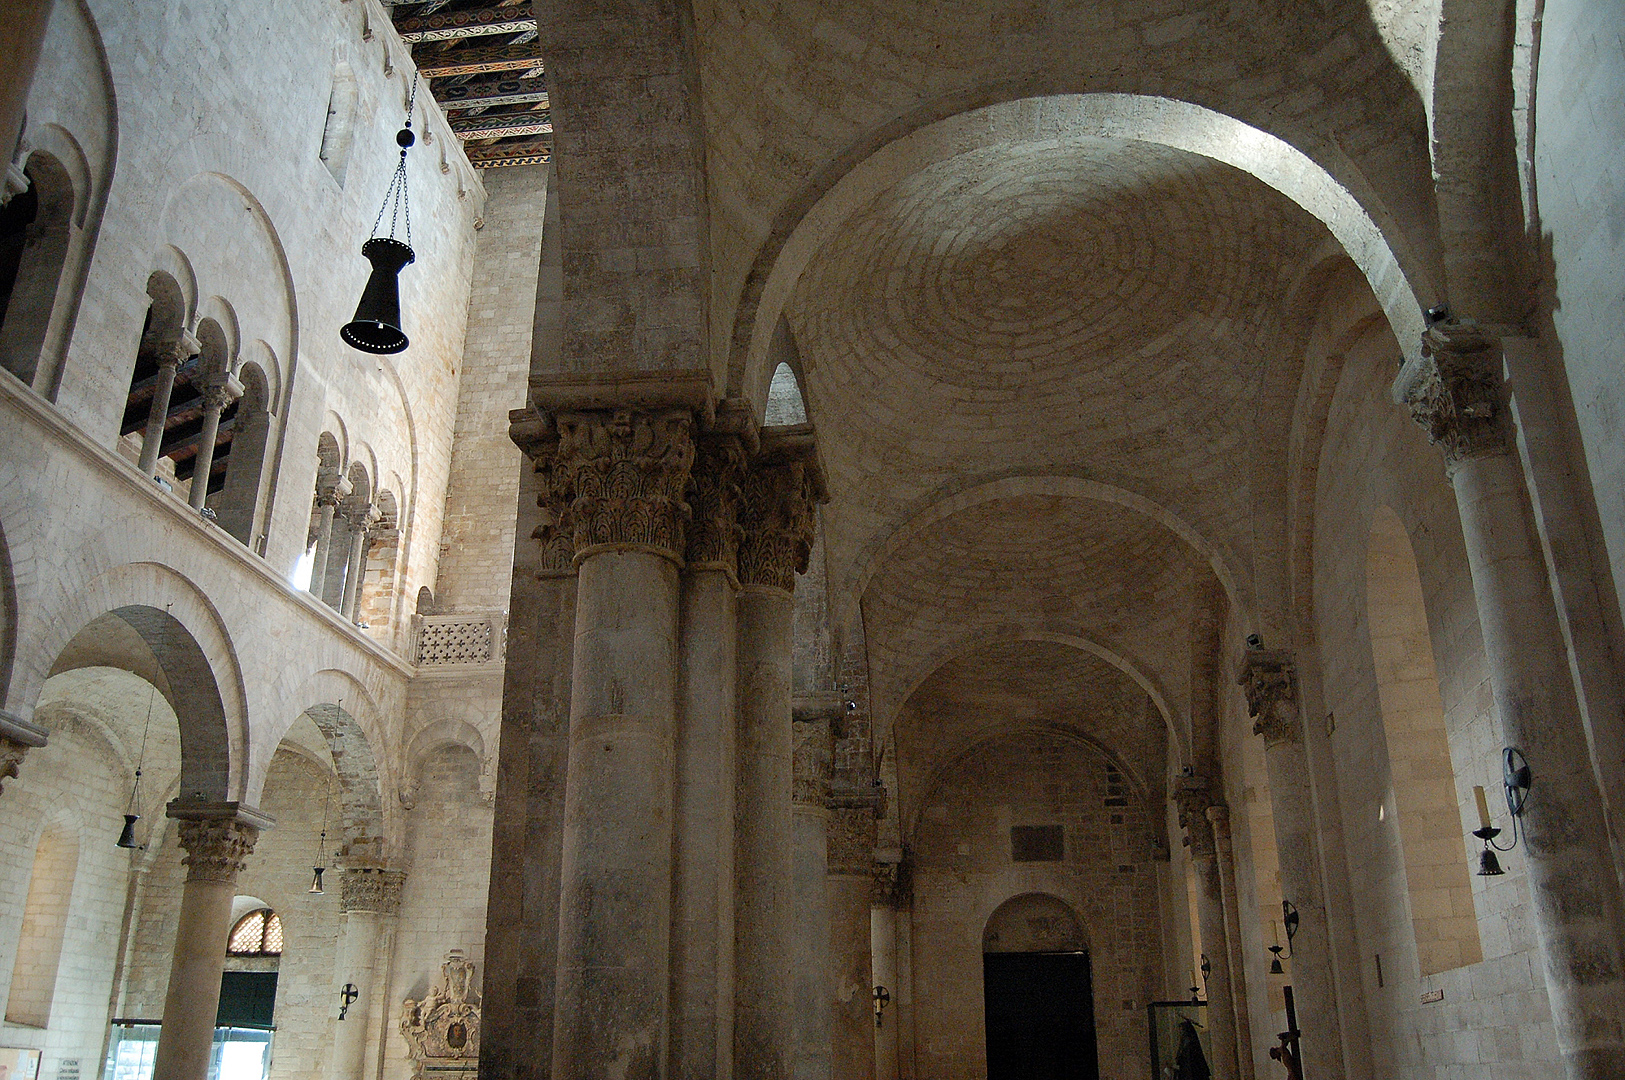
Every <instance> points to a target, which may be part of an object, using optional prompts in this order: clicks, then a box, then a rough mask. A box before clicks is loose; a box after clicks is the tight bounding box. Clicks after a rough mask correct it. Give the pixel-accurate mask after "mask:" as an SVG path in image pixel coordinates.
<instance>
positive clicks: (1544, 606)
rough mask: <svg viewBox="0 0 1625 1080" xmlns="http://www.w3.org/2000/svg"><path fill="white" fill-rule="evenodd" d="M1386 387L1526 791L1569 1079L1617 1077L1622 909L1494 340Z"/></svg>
mask: <svg viewBox="0 0 1625 1080" xmlns="http://www.w3.org/2000/svg"><path fill="white" fill-rule="evenodd" d="M1422 353H1423V355H1422V357H1421V358H1420V360H1415V361H1412V362H1410V363H1409V364H1407V365H1406V367H1405V369H1404V370H1403V371H1402V372H1401V374H1400V379H1399V383H1398V384H1397V385H1396V389H1397V390H1398V391H1399V394H1400V396H1401V397H1402V398H1403V400H1404V401H1405V402H1406V404H1407V405H1408V406H1409V407H1410V410H1411V415H1412V417H1413V418H1414V419H1416V420H1417V421H1418V422H1419V423H1421V424H1422V425H1423V427H1424V428H1426V429H1427V431H1428V435H1429V437H1430V438H1431V439H1432V441H1433V442H1435V443H1437V444H1440V445H1441V446H1442V447H1443V449H1444V452H1445V463H1446V470H1447V472H1448V473H1449V474H1450V481H1451V485H1452V487H1453V488H1454V489H1455V494H1456V512H1457V513H1458V514H1459V515H1460V517H1461V530H1462V539H1463V540H1464V541H1465V543H1466V548H1467V564H1468V567H1469V569H1470V570H1471V572H1472V577H1473V597H1474V599H1475V600H1476V601H1477V607H1478V619H1479V628H1480V630H1481V631H1482V633H1483V636H1484V653H1485V657H1486V659H1487V660H1488V662H1489V665H1488V666H1489V675H1490V687H1491V690H1492V691H1493V693H1494V696H1495V708H1496V714H1497V716H1498V718H1499V720H1500V725H1501V733H1502V738H1503V739H1504V741H1505V744H1506V745H1507V746H1509V747H1514V748H1516V749H1518V750H1520V751H1522V752H1523V754H1524V755H1525V756H1526V757H1527V759H1528V761H1529V764H1530V767H1531V769H1532V771H1533V774H1534V785H1533V788H1532V789H1531V791H1530V795H1529V798H1528V802H1527V806H1526V808H1525V810H1524V813H1523V816H1522V820H1521V822H1520V825H1521V826H1522V832H1523V834H1524V837H1525V843H1524V847H1523V849H1522V850H1523V853H1524V858H1525V859H1526V861H1527V864H1528V867H1529V885H1530V890H1529V892H1530V907H1531V910H1532V911H1533V914H1534V923H1535V934H1536V938H1537V940H1538V941H1539V942H1540V949H1541V953H1542V954H1543V957H1544V959H1545V968H1546V971H1545V986H1546V993H1547V997H1548V1000H1549V1001H1550V1003H1551V1010H1552V1022H1553V1025H1554V1026H1555V1028H1556V1033H1557V1046H1558V1051H1559V1053H1560V1054H1561V1055H1562V1057H1563V1064H1564V1069H1565V1072H1566V1075H1567V1076H1568V1077H1570V1080H1602V1078H1603V1077H1619V1076H1625V957H1622V955H1621V950H1622V940H1625V909H1622V902H1621V897H1620V893H1619V888H1618V882H1617V878H1616V876H1615V875H1614V874H1611V873H1604V872H1599V869H1598V868H1599V867H1600V866H1604V865H1606V864H1607V863H1608V861H1609V860H1610V857H1611V852H1612V848H1611V846H1610V843H1609V839H1608V833H1607V827H1606V822H1605V821H1604V816H1603V800H1602V795H1601V791H1600V786H1599V784H1598V782H1597V776H1596V772H1595V769H1594V767H1593V765H1592V747H1591V743H1590V740H1589V738H1588V737H1587V733H1586V730H1585V722H1584V719H1583V717H1582V716H1581V713H1580V705H1579V698H1578V696H1577V694H1576V691H1575V686H1574V678H1573V675H1572V673H1571V671H1570V667H1569V657H1568V652H1567V648H1566V646H1565V643H1564V637H1563V633H1562V625H1561V621H1560V620H1559V618H1558V613H1557V608H1556V601H1555V599H1554V597H1553V594H1552V588H1551V583H1550V580H1549V579H1548V577H1547V572H1546V561H1545V557H1544V555H1543V554H1542V550H1541V544H1540V538H1539V534H1538V532H1537V530H1536V527H1535V518H1534V508H1533V506H1532V504H1531V501H1530V496H1529V490H1528V488H1527V486H1526V485H1525V483H1524V476H1523V468H1522V465H1521V462H1520V461H1519V458H1518V455H1517V454H1516V453H1515V446H1514V442H1513V438H1512V430H1511V419H1510V414H1509V410H1508V409H1507V404H1506V394H1507V388H1506V386H1505V385H1504V382H1503V366H1504V362H1503V358H1502V351H1501V343H1500V341H1499V339H1498V338H1497V337H1496V336H1495V334H1494V333H1492V332H1490V331H1488V330H1486V329H1485V328H1482V327H1479V326H1477V325H1476V324H1474V323H1472V322H1471V321H1470V320H1461V321H1456V320H1447V321H1445V322H1442V323H1438V324H1436V325H1434V326H1433V327H1432V328H1430V329H1429V330H1428V332H1427V333H1426V334H1425V335H1424V337H1423V342H1422Z"/></svg>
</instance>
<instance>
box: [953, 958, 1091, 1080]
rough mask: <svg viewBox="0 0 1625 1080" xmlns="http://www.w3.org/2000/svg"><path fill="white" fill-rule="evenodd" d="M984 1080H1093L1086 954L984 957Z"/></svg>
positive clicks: (1087, 960)
mask: <svg viewBox="0 0 1625 1080" xmlns="http://www.w3.org/2000/svg"><path fill="white" fill-rule="evenodd" d="M982 981H983V985H984V987H985V994H986V997H985V1002H986V1009H987V1078H988V1080H1099V1077H1100V1064H1099V1061H1098V1060H1097V1059H1096V1057H1095V995H1094V990H1093V988H1092V983H1091V980H1090V976H1089V954H1088V953H1081V952H1074V953H984V954H983V956H982Z"/></svg>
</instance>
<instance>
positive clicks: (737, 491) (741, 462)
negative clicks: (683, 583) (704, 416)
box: [688, 429, 749, 581]
mask: <svg viewBox="0 0 1625 1080" xmlns="http://www.w3.org/2000/svg"><path fill="white" fill-rule="evenodd" d="M748 456H749V450H748V447H747V445H746V440H745V437H744V436H743V435H742V434H741V433H739V432H737V431H733V430H727V429H724V430H720V431H707V432H705V433H703V434H701V435H700V438H699V446H698V451H697V453H696V455H695V459H694V473H693V478H692V481H691V484H690V487H689V504H690V505H691V506H692V507H693V508H694V519H693V522H692V524H691V525H690V526H689V533H688V565H689V569H691V570H721V571H723V572H724V573H726V574H727V575H728V576H729V577H731V578H733V579H735V580H736V581H737V580H738V573H739V536H740V531H741V530H740V527H739V500H740V498H741V495H742V488H741V482H742V481H743V479H744V476H745V466H746V461H747V459H748Z"/></svg>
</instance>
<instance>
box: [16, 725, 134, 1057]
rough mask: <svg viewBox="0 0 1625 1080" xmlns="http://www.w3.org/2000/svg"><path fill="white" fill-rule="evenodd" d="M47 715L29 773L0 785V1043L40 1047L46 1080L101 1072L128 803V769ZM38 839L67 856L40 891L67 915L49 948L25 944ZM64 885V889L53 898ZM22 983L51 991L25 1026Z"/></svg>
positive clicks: (97, 738)
mask: <svg viewBox="0 0 1625 1080" xmlns="http://www.w3.org/2000/svg"><path fill="white" fill-rule="evenodd" d="M49 719H51V721H52V734H51V742H50V744H49V745H47V746H45V747H43V748H41V749H39V750H37V751H34V752H32V753H31V755H30V765H32V766H33V773H32V775H31V776H29V777H27V778H24V777H18V778H17V779H13V780H7V781H6V782H5V795H4V797H3V800H0V837H3V839H0V1001H3V1002H4V1015H5V1016H6V1020H5V1022H4V1024H3V1025H0V1039H3V1041H4V1043H5V1045H7V1046H23V1047H31V1048H35V1049H38V1050H40V1051H41V1061H40V1076H41V1077H42V1078H51V1077H55V1076H56V1075H57V1074H58V1071H59V1070H61V1069H62V1068H63V1065H64V1063H66V1062H75V1061H76V1062H78V1063H79V1064H80V1068H81V1069H82V1070H83V1074H84V1075H94V1074H95V1073H96V1072H97V1071H98V1070H99V1069H100V1064H101V1054H102V1045H103V1044H102V1040H103V1038H104V1037H105V1035H106V1021H107V1001H108V993H109V991H110V990H111V989H112V981H113V977H114V971H115V968H116V966H117V961H118V953H119V941H120V938H119V933H120V927H121V926H122V925H123V921H124V896H125V893H124V883H125V869H126V866H127V864H128V862H129V856H128V855H127V854H126V852H124V851H122V850H120V849H119V848H117V847H115V846H114V844H113V841H114V840H116V839H117V837H118V832H117V827H118V825H119V824H122V818H121V817H120V816H119V815H120V814H121V813H123V810H124V804H125V802H126V800H127V799H128V798H129V790H128V784H129V782H130V768H129V766H128V764H127V763H126V762H124V761H123V760H121V756H120V754H119V753H118V751H116V750H115V749H114V747H113V745H112V744H111V743H110V742H108V740H107V739H106V738H105V737H104V736H103V734H102V733H101V731H99V730H98V729H97V726H96V725H95V724H94V723H93V722H91V721H87V720H85V719H83V718H80V717H76V716H66V715H57V716H54V717H50V718H49ZM34 755H37V756H34ZM47 833H50V834H51V835H52V837H54V838H56V839H57V840H58V845H57V847H58V851H59V853H61V854H64V855H66V856H67V865H66V866H61V867H58V868H56V869H57V873H55V874H53V875H52V882H51V883H50V884H49V885H48V887H47V892H48V894H54V895H51V898H52V899H53V900H54V901H55V902H56V903H57V904H62V905H65V908H66V910H65V916H66V917H65V919H61V920H59V921H58V923H57V925H56V927H55V928H54V929H55V941H54V942H49V941H44V940H40V939H39V938H37V937H32V938H31V939H29V940H24V939H23V938H22V932H23V930H24V925H23V924H24V918H25V904H26V903H27V902H28V901H29V900H30V899H31V897H30V892H29V886H30V883H31V878H32V876H33V874H35V873H46V872H47V868H46V867H44V866H40V865H37V863H36V857H35V856H36V851H38V850H40V847H41V844H40V842H41V838H42V836H43V835H45V834H47ZM64 841H65V842H64ZM63 871H66V873H63ZM64 884H66V886H67V890H66V892H65V893H59V892H57V890H58V889H60V888H61V887H62V885H64ZM51 961H54V964H51ZM48 965H49V966H48ZM28 982H32V983H34V984H35V985H36V986H45V987H49V988H50V991H49V995H48V998H47V1002H48V1003H47V1005H46V1009H45V1011H44V1013H43V1014H41V1013H39V1012H35V1011H34V1010H28V1011H30V1012H33V1016H32V1017H31V1018H30V1019H32V1020H33V1021H35V1022H34V1023H29V1024H26V1025H25V1024H21V1023H16V1022H14V1021H13V1019H12V1014H13V1013H14V1012H16V1011H19V1010H17V1009H16V1008H15V1006H16V1004H18V1003H14V1002H13V1000H12V995H13V994H17V995H18V996H19V997H20V996H22V994H23V993H24V992H25V990H24V987H23V986H22V985H20V984H23V983H28ZM39 1021H44V1024H43V1025H39V1024H38V1022H39Z"/></svg>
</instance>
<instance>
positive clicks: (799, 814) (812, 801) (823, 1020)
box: [790, 715, 844, 1080]
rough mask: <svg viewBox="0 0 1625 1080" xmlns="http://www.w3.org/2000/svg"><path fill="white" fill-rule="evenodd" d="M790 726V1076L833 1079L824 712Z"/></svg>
mask: <svg viewBox="0 0 1625 1080" xmlns="http://www.w3.org/2000/svg"><path fill="white" fill-rule="evenodd" d="M792 731H793V736H792V738H793V749H792V751H791V759H790V770H791V799H790V875H791V881H790V896H791V905H790V909H791V915H790V918H791V923H792V925H793V927H794V932H795V937H794V939H793V940H792V941H791V943H790V972H791V979H792V986H791V995H792V996H791V999H790V1041H791V1045H792V1047H793V1050H792V1053H791V1059H790V1075H791V1076H792V1077H794V1080H830V1077H831V1073H830V1068H831V1065H830V1021H831V1013H832V1011H833V1008H834V995H833V994H832V993H831V986H832V981H833V967H832V965H831V962H830V959H831V954H830V944H831V940H830V905H829V902H830V897H829V885H828V883H827V879H828V876H829V805H828V804H829V773H830V766H831V764H832V750H831V746H830V731H829V718H828V717H827V716H820V715H813V716H810V717H807V718H805V719H803V718H801V717H797V718H796V720H795V723H794V724H793V726H792ZM843 1080H844V1078H843Z"/></svg>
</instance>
